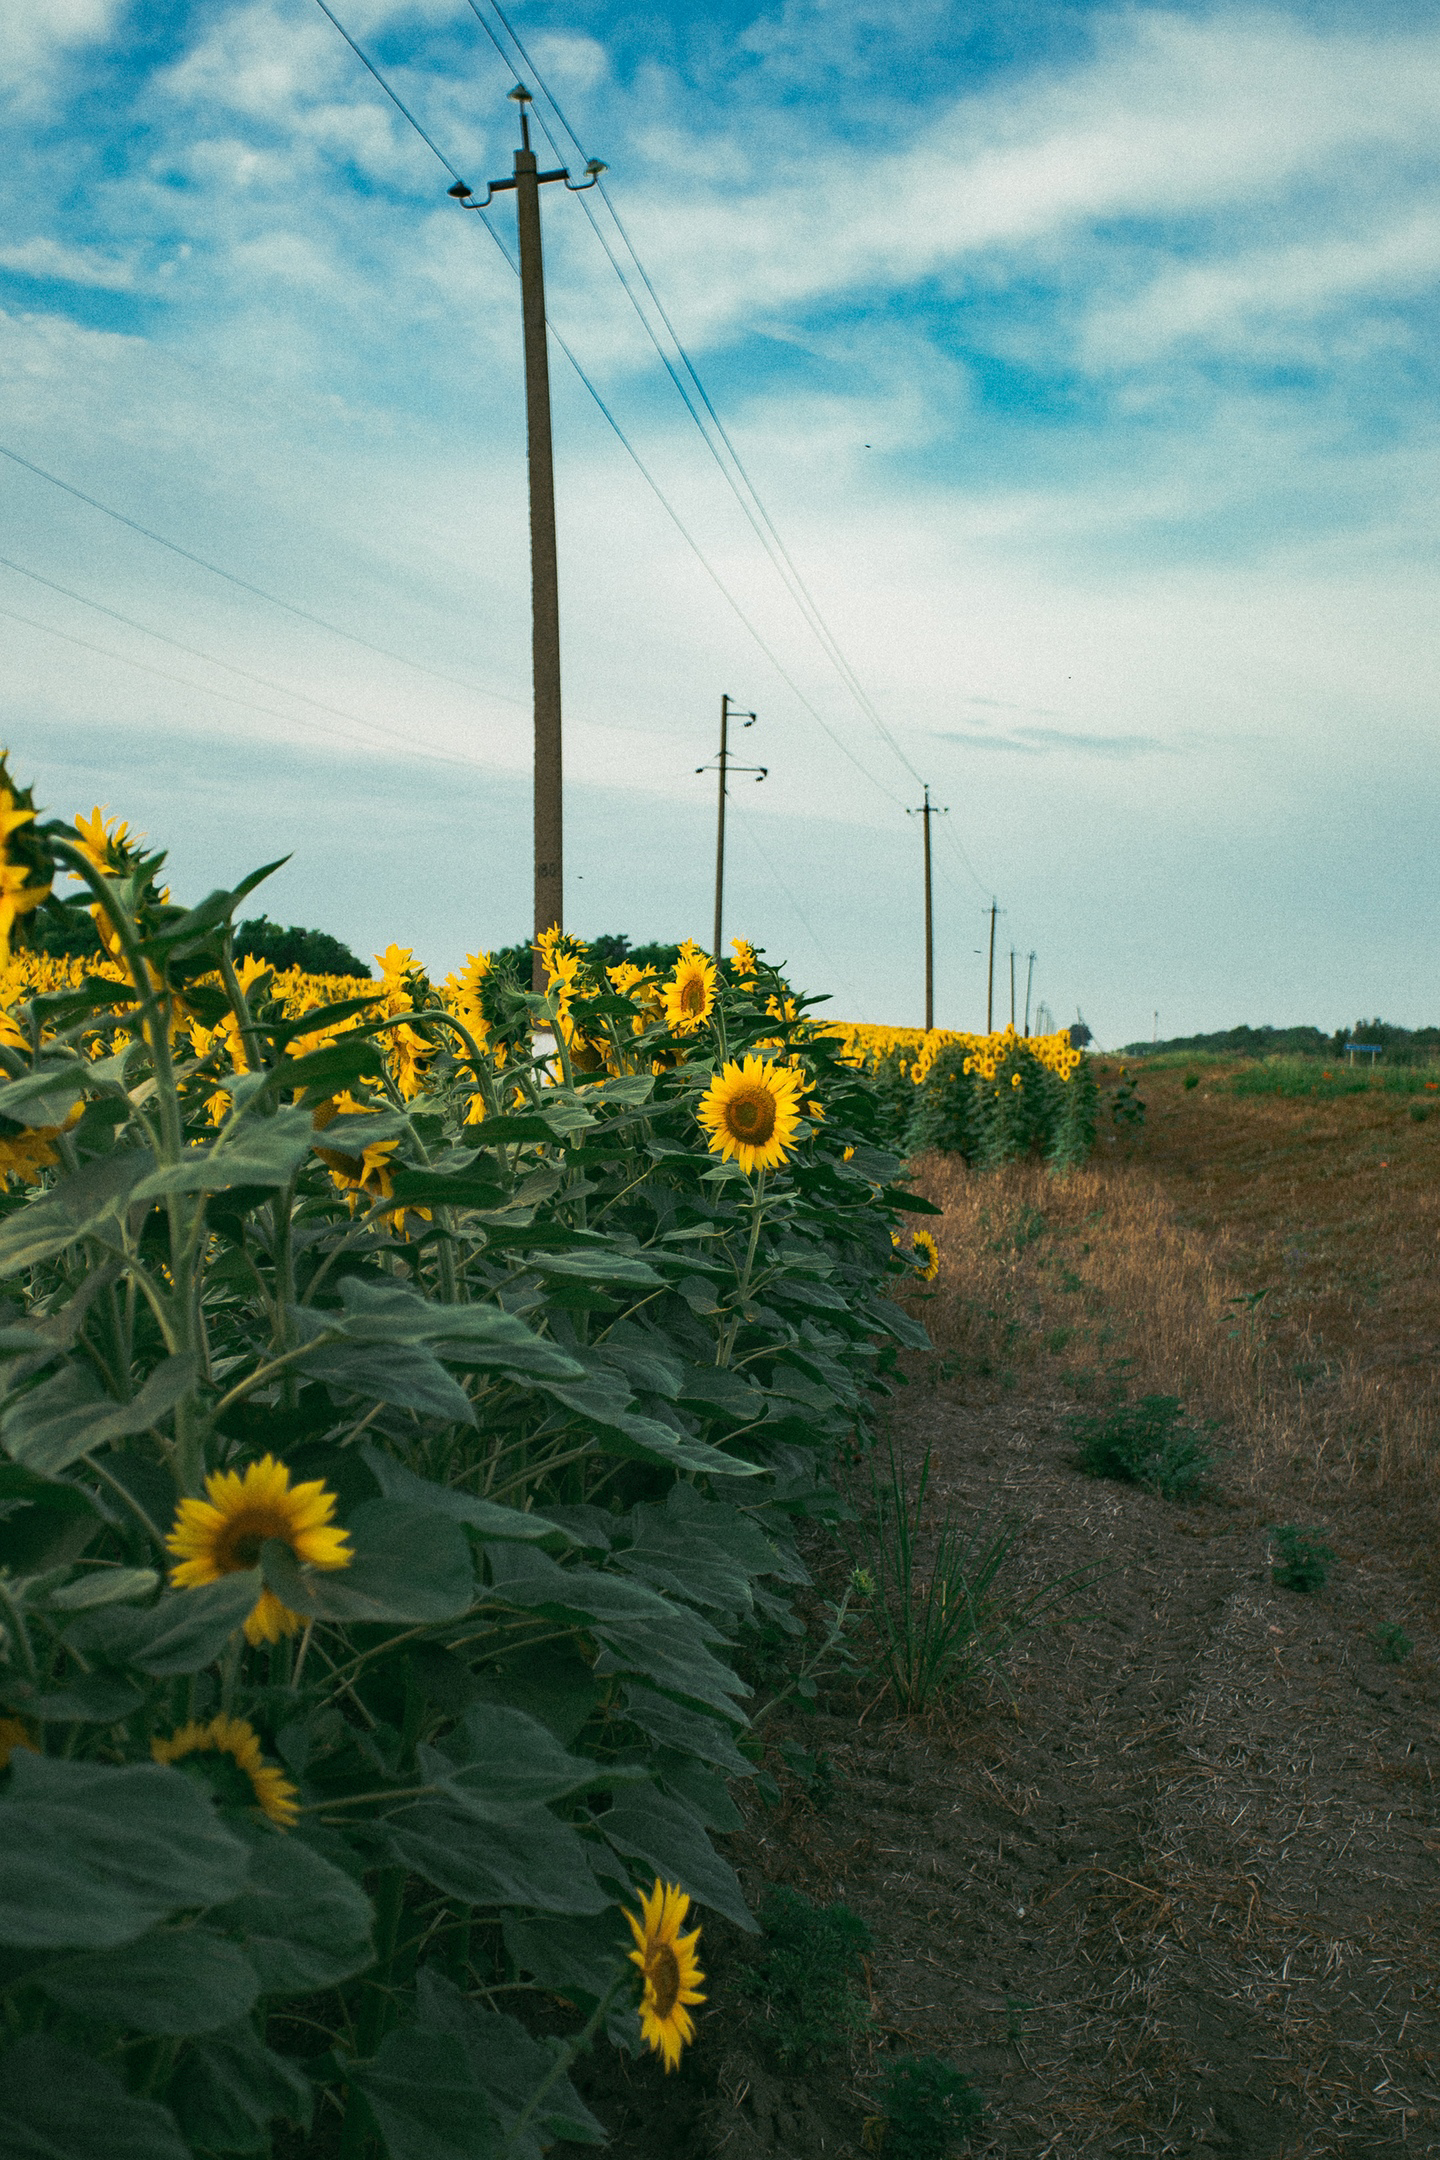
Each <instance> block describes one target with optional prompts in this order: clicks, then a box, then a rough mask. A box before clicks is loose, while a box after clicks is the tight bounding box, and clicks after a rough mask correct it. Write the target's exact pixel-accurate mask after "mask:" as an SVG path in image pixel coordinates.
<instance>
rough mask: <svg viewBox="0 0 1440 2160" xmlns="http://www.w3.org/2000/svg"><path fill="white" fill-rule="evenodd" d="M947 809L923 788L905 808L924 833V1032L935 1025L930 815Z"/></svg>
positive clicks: (947, 812)
mask: <svg viewBox="0 0 1440 2160" xmlns="http://www.w3.org/2000/svg"><path fill="white" fill-rule="evenodd" d="M949 814H950V813H949V811H948V810H941V809H939V808H937V807H936V805H935V804H934V803H932V802H931V800H930V790H929V788H928V787H927V788H926V790H925V800H924V802H923V803H921V805H920V807H919V808H918V809H917V810H907V811H906V813H905V815H906V816H907V817H918V818H919V819H920V820H921V823H922V827H923V831H924V835H925V1032H926V1033H927V1035H928V1033H929V1032H930V1030H931V1028H933V1027H934V1025H935V907H934V901H933V897H932V891H931V883H930V820H931V818H932V817H948V816H949Z"/></svg>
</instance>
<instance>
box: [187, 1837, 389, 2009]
mask: <svg viewBox="0 0 1440 2160" xmlns="http://www.w3.org/2000/svg"><path fill="white" fill-rule="evenodd" d="M208 1918H209V1923H210V1925H211V1926H212V1927H214V1928H219V1929H221V1930H223V1931H224V1932H225V1933H226V1934H227V1935H235V1936H237V1937H238V1938H239V1941H240V1944H241V1946H242V1948H243V1949H244V1952H245V1955H246V1957H247V1958H248V1959H249V1961H250V1963H251V1965H252V1966H253V1967H254V1969H255V1971H256V1973H257V1974H258V1976H259V1980H260V1985H261V1987H262V1989H263V1990H264V1992H265V1993H266V1994H267V1995H281V1994H291V1995H310V1994H313V1993H314V1992H315V1990H316V1989H317V1988H327V1987H334V1985H335V1984H336V1982H337V1981H339V1980H348V1979H349V1977H350V1975H351V1974H352V1973H357V1972H362V1971H363V1970H364V1968H365V1967H366V1966H367V1965H368V1964H369V1963H370V1961H371V1959H372V1957H373V1955H374V1949H373V1946H372V1943H371V1940H370V1928H371V1922H372V1918H373V1915H372V1912H371V1906H370V1900H369V1899H368V1898H367V1897H366V1895H365V1893H364V1891H363V1890H362V1889H361V1888H360V1886H359V1884H358V1883H354V1882H352V1881H351V1880H350V1877H349V1876H348V1875H343V1874H342V1873H341V1872H340V1870H339V1868H337V1867H332V1866H331V1864H330V1862H329V1861H328V1860H325V1859H323V1858H322V1857H321V1855H320V1854H319V1853H317V1852H314V1851H312V1850H311V1848H310V1847H309V1846H308V1845H302V1844H301V1842H300V1840H299V1839H298V1838H293V1837H279V1836H277V1837H264V1838H261V1839H260V1840H259V1841H258V1842H257V1843H256V1844H255V1845H254V1846H253V1847H252V1849H251V1855H250V1876H249V1880H248V1881H247V1883H246V1885H245V1888H244V1889H243V1890H242V1891H241V1893H240V1895H239V1897H237V1898H231V1899H230V1900H229V1901H228V1902H227V1903H226V1904H224V1905H217V1906H215V1907H213V1908H212V1910H211V1912H210V1914H209V1915H208Z"/></svg>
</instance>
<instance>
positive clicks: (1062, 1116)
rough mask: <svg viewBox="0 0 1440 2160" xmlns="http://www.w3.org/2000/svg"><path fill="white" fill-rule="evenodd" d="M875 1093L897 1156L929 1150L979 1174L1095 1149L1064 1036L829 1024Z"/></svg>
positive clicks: (1070, 1158) (1079, 1077) (1089, 1103)
mask: <svg viewBox="0 0 1440 2160" xmlns="http://www.w3.org/2000/svg"><path fill="white" fill-rule="evenodd" d="M829 1032H830V1033H831V1034H832V1035H834V1036H835V1037H836V1039H837V1040H838V1041H839V1042H840V1044H841V1045H842V1054H843V1055H844V1056H845V1057H846V1058H847V1059H849V1060H850V1061H851V1063H853V1064H854V1065H856V1066H857V1067H859V1068H860V1069H861V1070H862V1071H864V1072H867V1073H869V1074H870V1075H871V1076H872V1077H873V1079H874V1081H875V1083H876V1086H877V1088H878V1090H879V1093H880V1096H881V1100H882V1105H883V1113H882V1129H883V1131H884V1133H885V1136H886V1138H887V1139H888V1141H889V1143H890V1145H891V1146H892V1147H895V1148H896V1149H898V1150H899V1152H900V1153H901V1154H903V1155H906V1156H909V1155H912V1154H916V1153H919V1152H921V1151H923V1150H924V1149H926V1148H938V1149H940V1150H941V1151H942V1152H944V1153H946V1154H954V1155H960V1156H963V1158H964V1159H965V1161H966V1162H969V1163H973V1164H975V1165H976V1166H977V1167H979V1168H981V1169H993V1168H995V1167H996V1166H997V1165H999V1164H1000V1163H1004V1162H1011V1161H1016V1160H1019V1159H1023V1158H1025V1157H1033V1158H1035V1159H1038V1160H1041V1161H1044V1162H1047V1163H1048V1164H1049V1165H1050V1167H1051V1168H1052V1169H1054V1170H1062V1171H1063V1170H1069V1169H1072V1168H1074V1167H1075V1166H1076V1165H1077V1164H1079V1163H1081V1162H1083V1161H1084V1160H1085V1158H1086V1156H1087V1155H1088V1154H1089V1153H1090V1151H1091V1149H1092V1148H1093V1147H1094V1144H1095V1119H1096V1105H1097V1095H1098V1090H1097V1088H1096V1084H1095V1079H1094V1075H1093V1072H1092V1070H1091V1065H1090V1060H1089V1059H1088V1058H1087V1057H1086V1056H1085V1054H1084V1052H1083V1051H1081V1050H1078V1049H1076V1048H1075V1047H1074V1045H1073V1044H1072V1043H1071V1040H1070V1036H1069V1034H1068V1032H1067V1031H1065V1030H1064V1029H1062V1030H1061V1031H1060V1032H1059V1033H1058V1034H1055V1035H1021V1034H1019V1033H1017V1031H1016V1029H1015V1028H1014V1027H1013V1026H1010V1027H1006V1028H1001V1029H997V1030H996V1031H995V1032H994V1033H993V1034H989V1035H970V1034H965V1033H963V1032H961V1031H959V1030H953V1029H948V1028H931V1029H928V1030H926V1029H921V1028H888V1027H871V1026H863V1025H858V1024H855V1023H849V1022H839V1023H834V1022H832V1023H830V1027H829Z"/></svg>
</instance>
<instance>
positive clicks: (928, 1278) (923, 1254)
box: [910, 1230, 940, 1282]
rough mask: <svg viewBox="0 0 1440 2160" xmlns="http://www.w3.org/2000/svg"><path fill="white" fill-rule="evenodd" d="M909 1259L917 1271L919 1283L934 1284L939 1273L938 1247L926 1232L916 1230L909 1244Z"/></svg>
mask: <svg viewBox="0 0 1440 2160" xmlns="http://www.w3.org/2000/svg"><path fill="white" fill-rule="evenodd" d="M910 1257H911V1258H912V1259H913V1261H914V1262H915V1265H916V1268H917V1270H918V1271H919V1275H920V1280H921V1282H934V1280H935V1277H936V1276H937V1275H938V1274H939V1272H940V1247H939V1246H938V1245H937V1244H936V1242H935V1240H934V1238H933V1237H932V1236H931V1235H930V1232H929V1231H928V1230H917V1231H916V1232H915V1235H914V1237H913V1239H912V1240H911V1244H910Z"/></svg>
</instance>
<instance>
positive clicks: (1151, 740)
mask: <svg viewBox="0 0 1440 2160" xmlns="http://www.w3.org/2000/svg"><path fill="white" fill-rule="evenodd" d="M938 739H939V741H941V742H948V743H958V744H960V745H961V746H962V747H963V748H965V749H967V750H984V751H1002V752H1004V751H1009V752H1012V753H1014V754H1015V755H1017V756H1020V757H1054V756H1057V755H1062V754H1063V755H1068V756H1071V757H1098V758H1139V757H1156V756H1161V757H1164V756H1171V755H1173V754H1174V751H1173V746H1172V745H1171V744H1169V743H1164V742H1162V741H1161V740H1160V738H1159V737H1158V736H1156V735H1125V734H1118V735H1086V734H1081V733H1079V732H1078V731H1076V730H1075V729H1072V728H1039V727H1012V728H1010V729H1008V730H1007V732H1006V733H1005V734H1003V735H994V734H986V733H982V732H981V730H980V729H978V728H947V729H944V730H943V731H939V733H938Z"/></svg>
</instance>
